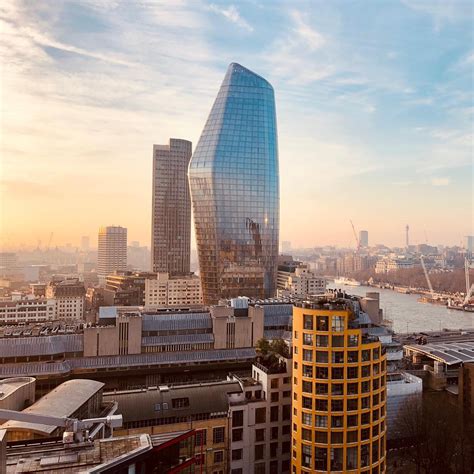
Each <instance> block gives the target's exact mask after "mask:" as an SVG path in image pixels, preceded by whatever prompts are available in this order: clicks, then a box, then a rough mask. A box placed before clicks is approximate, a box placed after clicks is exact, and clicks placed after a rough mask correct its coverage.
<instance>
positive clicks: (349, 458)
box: [346, 446, 358, 469]
mask: <svg viewBox="0 0 474 474" xmlns="http://www.w3.org/2000/svg"><path fill="white" fill-rule="evenodd" d="M357 458H358V452H357V446H355V447H354V448H347V451H346V469H357Z"/></svg>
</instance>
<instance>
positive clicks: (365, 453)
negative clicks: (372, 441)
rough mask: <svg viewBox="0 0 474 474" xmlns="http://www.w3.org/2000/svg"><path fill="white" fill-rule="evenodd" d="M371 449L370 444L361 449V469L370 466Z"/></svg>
mask: <svg viewBox="0 0 474 474" xmlns="http://www.w3.org/2000/svg"><path fill="white" fill-rule="evenodd" d="M369 455H370V448H369V445H368V444H363V445H362V446H361V447H360V467H367V466H368V465H369V459H370V458H369Z"/></svg>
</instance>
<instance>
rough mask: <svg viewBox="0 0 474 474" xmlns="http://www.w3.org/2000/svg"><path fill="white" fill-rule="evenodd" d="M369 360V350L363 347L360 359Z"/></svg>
mask: <svg viewBox="0 0 474 474" xmlns="http://www.w3.org/2000/svg"><path fill="white" fill-rule="evenodd" d="M369 360H370V350H368V349H364V350H363V351H362V361H363V362H368V361H369Z"/></svg>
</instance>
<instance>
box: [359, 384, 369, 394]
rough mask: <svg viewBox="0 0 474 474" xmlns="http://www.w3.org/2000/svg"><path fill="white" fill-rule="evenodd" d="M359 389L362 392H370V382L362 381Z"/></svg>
mask: <svg viewBox="0 0 474 474" xmlns="http://www.w3.org/2000/svg"><path fill="white" fill-rule="evenodd" d="M360 389H361V392H362V393H367V392H370V382H362V383H361V384H360Z"/></svg>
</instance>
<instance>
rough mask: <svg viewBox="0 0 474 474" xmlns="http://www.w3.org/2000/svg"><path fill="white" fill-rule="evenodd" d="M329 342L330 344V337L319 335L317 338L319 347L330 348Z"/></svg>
mask: <svg viewBox="0 0 474 474" xmlns="http://www.w3.org/2000/svg"><path fill="white" fill-rule="evenodd" d="M328 342H329V339H328V336H321V335H319V334H318V335H317V336H316V346H317V347H328Z"/></svg>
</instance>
